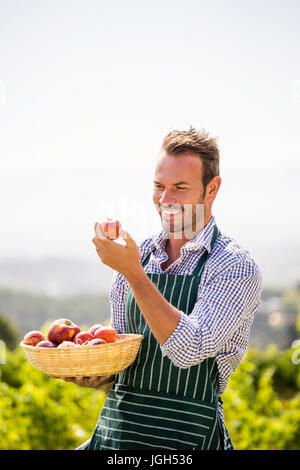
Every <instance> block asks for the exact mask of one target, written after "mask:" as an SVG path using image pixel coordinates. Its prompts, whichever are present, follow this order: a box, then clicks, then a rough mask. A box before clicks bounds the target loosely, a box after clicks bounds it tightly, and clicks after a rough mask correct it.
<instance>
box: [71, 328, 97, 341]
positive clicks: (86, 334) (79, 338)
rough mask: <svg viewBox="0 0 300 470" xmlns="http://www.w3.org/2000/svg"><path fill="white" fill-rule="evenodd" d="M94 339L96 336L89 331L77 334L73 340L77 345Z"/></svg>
mask: <svg viewBox="0 0 300 470" xmlns="http://www.w3.org/2000/svg"><path fill="white" fill-rule="evenodd" d="M92 339H94V336H93V335H92V334H91V333H89V332H88V331H80V333H77V335H76V336H75V338H74V339H73V342H74V343H76V344H84V343H86V342H89V341H91V340H92Z"/></svg>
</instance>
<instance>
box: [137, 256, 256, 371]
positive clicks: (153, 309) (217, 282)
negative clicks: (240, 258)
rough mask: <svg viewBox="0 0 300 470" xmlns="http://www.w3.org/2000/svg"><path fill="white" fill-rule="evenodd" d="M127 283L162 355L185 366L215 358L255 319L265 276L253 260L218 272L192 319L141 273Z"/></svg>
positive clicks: (200, 300)
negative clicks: (244, 326) (234, 334)
mask: <svg viewBox="0 0 300 470" xmlns="http://www.w3.org/2000/svg"><path fill="white" fill-rule="evenodd" d="M145 277H146V279H145ZM128 282H129V284H130V286H131V289H132V291H133V294H134V297H135V300H136V302H137V304H138V306H139V308H140V310H141V312H142V314H143V316H144V317H145V319H146V321H147V323H148V325H149V327H150V329H151V330H152V333H153V335H154V336H155V337H156V339H157V340H158V342H159V343H160V345H161V350H162V353H163V355H164V356H168V357H169V359H171V360H172V362H173V363H174V364H175V365H176V366H178V367H183V368H185V367H190V366H192V365H195V364H199V363H200V362H201V361H203V360H204V359H206V358H207V357H215V356H216V354H217V352H218V351H219V350H220V349H221V348H222V347H223V346H224V344H225V343H226V342H227V341H228V339H229V338H230V337H231V336H232V334H233V333H234V331H236V330H237V329H238V328H239V327H240V325H241V324H242V323H243V322H245V321H248V322H249V320H252V319H253V315H254V313H255V311H256V309H257V307H258V304H259V300H260V293H261V275H260V272H259V270H258V268H257V266H256V265H255V263H253V262H252V261H250V260H249V261H245V262H244V263H240V262H239V263H236V264H234V265H232V266H230V267H229V268H227V269H226V270H225V271H224V272H221V273H219V275H218V276H216V277H215V278H214V279H213V280H212V281H211V282H210V283H209V284H208V285H207V286H205V287H204V288H203V289H202V291H201V297H200V298H199V299H198V301H197V302H196V305H195V306H194V309H193V311H192V312H191V314H190V315H187V314H186V313H185V312H180V311H178V310H177V309H176V308H175V307H173V306H172V305H171V304H169V303H168V302H167V301H166V299H165V298H164V297H163V296H162V295H161V294H160V292H159V291H158V290H157V289H156V287H155V286H154V285H153V284H152V282H151V281H150V279H149V278H148V277H147V276H143V275H142V273H140V272H138V273H136V275H135V276H134V275H132V276H129V277H128Z"/></svg>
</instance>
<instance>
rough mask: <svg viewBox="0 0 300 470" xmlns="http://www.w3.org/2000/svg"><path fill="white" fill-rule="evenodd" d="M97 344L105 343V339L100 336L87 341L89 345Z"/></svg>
mask: <svg viewBox="0 0 300 470" xmlns="http://www.w3.org/2000/svg"><path fill="white" fill-rule="evenodd" d="M98 344H106V341H105V340H104V339H102V338H94V339H92V341H90V342H89V344H88V345H89V346H97V345H98Z"/></svg>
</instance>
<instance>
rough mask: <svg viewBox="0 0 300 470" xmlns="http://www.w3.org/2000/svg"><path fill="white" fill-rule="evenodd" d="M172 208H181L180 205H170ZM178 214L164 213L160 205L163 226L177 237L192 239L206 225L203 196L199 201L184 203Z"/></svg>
mask: <svg viewBox="0 0 300 470" xmlns="http://www.w3.org/2000/svg"><path fill="white" fill-rule="evenodd" d="M165 207H166V206H165ZM169 208H170V209H179V205H178V204H177V205H173V206H169ZM180 209H181V211H180V212H179V213H178V214H174V215H166V214H163V212H162V208H161V207H159V211H160V216H161V221H162V227H163V229H164V230H165V231H166V232H167V233H168V234H169V235H171V234H172V237H174V238H175V239H182V238H183V237H184V238H186V239H192V238H194V237H195V236H196V234H197V233H198V232H199V231H200V230H202V228H203V227H204V204H203V197H201V198H200V200H199V201H198V202H197V203H194V204H184V205H183V206H180Z"/></svg>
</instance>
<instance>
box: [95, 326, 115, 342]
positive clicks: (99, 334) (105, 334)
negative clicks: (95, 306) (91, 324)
mask: <svg viewBox="0 0 300 470" xmlns="http://www.w3.org/2000/svg"><path fill="white" fill-rule="evenodd" d="M94 337H95V338H102V339H104V340H105V341H106V342H107V343H115V342H116V341H117V332H116V330H115V329H114V328H112V327H111V326H103V327H102V328H99V329H98V330H96V331H95V334H94Z"/></svg>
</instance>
